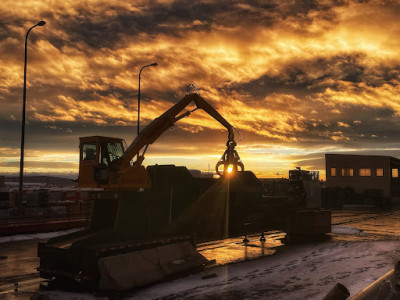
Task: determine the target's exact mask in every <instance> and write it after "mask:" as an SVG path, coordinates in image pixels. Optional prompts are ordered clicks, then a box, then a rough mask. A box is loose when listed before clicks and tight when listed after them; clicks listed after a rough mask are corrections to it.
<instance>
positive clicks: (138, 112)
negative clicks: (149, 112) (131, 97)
mask: <svg viewBox="0 0 400 300" xmlns="http://www.w3.org/2000/svg"><path fill="white" fill-rule="evenodd" d="M157 66H158V63H152V64H149V65H145V66H143V67H142V68H141V69H140V71H139V88H138V96H137V98H138V109H137V135H139V131H140V130H139V126H140V74H141V73H142V70H143V69H144V68H147V67H157Z"/></svg>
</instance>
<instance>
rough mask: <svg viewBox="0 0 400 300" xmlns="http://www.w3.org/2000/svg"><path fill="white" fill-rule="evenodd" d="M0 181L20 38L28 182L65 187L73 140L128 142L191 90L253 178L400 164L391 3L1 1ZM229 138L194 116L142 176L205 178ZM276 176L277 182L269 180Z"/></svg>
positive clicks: (398, 11) (6, 169)
mask: <svg viewBox="0 0 400 300" xmlns="http://www.w3.org/2000/svg"><path fill="white" fill-rule="evenodd" d="M0 13H1V16H2V18H1V21H0V105H1V110H0V122H1V125H0V141H1V144H0V173H1V174H6V175H10V174H12V173H17V172H18V171H19V155H20V153H19V151H20V132H21V118H22V117H21V111H22V88H23V66H24V39H25V34H26V31H27V29H28V28H29V27H31V26H32V25H34V24H36V23H37V22H38V21H40V20H45V21H46V22H47V24H46V25H45V26H44V27H36V28H34V29H33V30H32V31H31V33H30V35H29V45H28V74H27V78H28V79H27V114H26V118H27V126H26V142H25V167H26V173H27V174H29V173H44V174H45V175H47V174H49V175H60V174H66V173H68V174H69V175H70V176H73V175H74V174H76V173H77V171H78V146H79V139H78V138H79V137H81V136H90V135H104V136H113V137H122V138H125V139H126V141H127V143H128V144H129V143H130V142H131V141H132V140H133V139H134V138H135V136H136V116H137V90H138V72H139V70H140V68H141V67H142V66H144V65H146V64H149V63H153V62H157V63H158V64H159V66H158V67H151V68H146V69H145V70H144V71H143V72H142V80H141V96H142V97H141V99H142V106H141V114H142V120H141V122H142V123H141V124H143V125H145V124H148V123H149V122H150V121H151V120H152V119H154V118H156V117H157V116H159V115H160V114H161V113H163V112H164V111H165V110H166V109H168V108H169V107H170V106H172V105H173V104H174V103H176V102H177V101H179V100H180V99H181V98H183V97H184V96H185V94H186V86H187V85H188V84H189V83H195V84H196V85H197V86H198V91H199V93H200V95H201V96H202V97H203V98H204V99H205V100H206V101H208V102H209V103H210V104H211V105H213V106H214V107H215V108H216V109H217V110H218V111H219V112H220V113H221V115H223V116H224V117H225V118H226V119H227V120H228V121H229V122H230V123H231V124H232V125H233V126H234V127H235V128H236V131H235V134H236V140H237V143H238V146H237V151H238V153H239V155H240V156H241V158H242V161H243V162H244V164H245V167H246V169H247V170H252V171H253V172H254V173H255V174H256V175H258V176H260V177H277V176H287V173H288V170H289V169H291V168H294V167H296V166H301V167H302V168H305V169H310V170H320V171H321V173H322V174H321V175H322V177H323V178H324V177H325V171H324V164H325V161H324V154H325V153H327V152H328V153H338V152H351V153H359V154H377V155H391V156H395V157H400V144H399V142H400V126H399V125H400V56H399V49H400V39H399V37H400V25H399V19H400V2H399V1H380V0H376V1H340V0H337V1H324V0H321V1H278V0H276V1H234V0H231V1H220V0H207V1H183V0H179V1H172V0H160V1H152V0H148V1H117V0H91V1H75V0H64V1H55V0H41V1H36V0H26V1H23V0H12V1H11V0H3V1H2V2H1V4H0ZM226 137H227V133H226V130H225V128H224V127H223V126H221V125H220V124H219V123H218V122H216V121H215V120H213V119H212V118H211V117H209V116H208V115H207V114H205V113H204V112H201V111H196V112H195V113H193V114H192V115H191V116H190V117H189V118H185V119H183V120H181V121H180V122H178V123H177V124H176V127H175V128H173V129H171V130H169V131H168V132H166V133H165V134H164V135H163V136H162V137H161V138H160V139H159V140H158V141H157V142H156V143H155V144H153V145H152V146H151V147H150V148H149V151H148V152H147V156H146V160H145V161H144V164H145V165H148V164H155V163H158V164H176V165H186V166H187V167H188V168H193V169H200V170H203V171H207V170H208V168H209V166H210V169H211V170H213V169H214V166H215V164H216V162H217V161H218V159H219V158H220V157H221V155H222V153H223V151H224V150H225V143H226ZM277 173H279V174H280V175H276V174H277Z"/></svg>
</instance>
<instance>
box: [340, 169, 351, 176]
mask: <svg viewBox="0 0 400 300" xmlns="http://www.w3.org/2000/svg"><path fill="white" fill-rule="evenodd" d="M342 176H353V169H352V168H344V169H342Z"/></svg>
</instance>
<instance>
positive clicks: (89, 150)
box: [82, 143, 96, 160]
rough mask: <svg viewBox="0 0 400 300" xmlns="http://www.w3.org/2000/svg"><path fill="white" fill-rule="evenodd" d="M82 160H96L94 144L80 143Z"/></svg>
mask: <svg viewBox="0 0 400 300" xmlns="http://www.w3.org/2000/svg"><path fill="white" fill-rule="evenodd" d="M82 160H96V144H95V143H84V144H82Z"/></svg>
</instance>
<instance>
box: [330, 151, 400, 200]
mask: <svg viewBox="0 0 400 300" xmlns="http://www.w3.org/2000/svg"><path fill="white" fill-rule="evenodd" d="M325 166H326V186H327V187H341V188H343V189H344V188H347V187H349V188H352V189H354V192H355V193H365V191H371V190H380V191H381V195H382V196H383V197H387V198H393V197H399V196H400V177H399V174H400V172H399V169H400V159H397V158H394V157H391V156H380V155H348V154H325Z"/></svg>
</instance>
